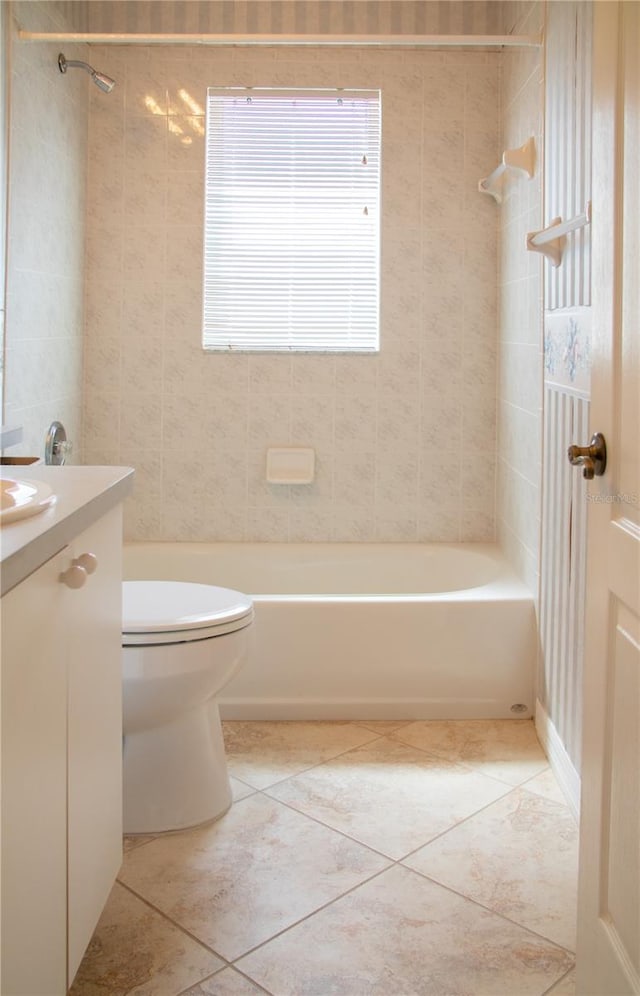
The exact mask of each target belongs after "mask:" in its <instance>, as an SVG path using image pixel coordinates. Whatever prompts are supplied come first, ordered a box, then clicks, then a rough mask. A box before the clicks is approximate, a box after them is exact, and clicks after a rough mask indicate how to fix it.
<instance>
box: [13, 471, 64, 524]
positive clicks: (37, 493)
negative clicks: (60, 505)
mask: <svg viewBox="0 0 640 996" xmlns="http://www.w3.org/2000/svg"><path fill="white" fill-rule="evenodd" d="M55 500H56V496H55V495H54V493H53V491H52V490H51V488H50V487H49V485H48V484H45V483H44V482H43V481H21V480H19V479H18V478H15V477H3V478H2V479H1V480H0V525H4V524H5V522H15V520H16V519H26V518H28V517H29V516H30V515H38V513H39V512H44V511H46V509H47V508H50V507H51V505H53V503H54V502H55Z"/></svg>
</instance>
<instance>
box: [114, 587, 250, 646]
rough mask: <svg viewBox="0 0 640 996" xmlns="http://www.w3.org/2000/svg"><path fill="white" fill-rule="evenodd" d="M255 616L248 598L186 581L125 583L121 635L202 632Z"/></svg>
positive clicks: (235, 592) (224, 589)
mask: <svg viewBox="0 0 640 996" xmlns="http://www.w3.org/2000/svg"><path fill="white" fill-rule="evenodd" d="M252 613H253V601H252V600H251V598H249V596H248V595H244V594H243V593H242V592H240V591H233V589H232V588H218V587H217V586H216V585H210V584H193V583H191V582H187V581H124V582H123V584H122V632H123V633H158V632H163V633H168V632H175V631H177V630H187V629H201V628H204V627H207V626H215V625H220V624H223V623H228V622H232V621H234V620H236V619H242V618H243V617H245V616H250V615H252Z"/></svg>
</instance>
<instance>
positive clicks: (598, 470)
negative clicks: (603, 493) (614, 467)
mask: <svg viewBox="0 0 640 996" xmlns="http://www.w3.org/2000/svg"><path fill="white" fill-rule="evenodd" d="M567 456H568V457H569V463H570V464H571V465H572V466H573V467H582V476H583V477H586V478H587V480H588V481H592V480H593V478H594V476H595V477H602V475H603V474H604V472H605V469H606V466H607V445H606V443H605V441H604V436H603V435H602V433H601V432H594V434H593V436H592V437H591V442H590V443H589V445H588V446H576V445H575V444H574V445H572V446H570V447H569V449H568V450H567Z"/></svg>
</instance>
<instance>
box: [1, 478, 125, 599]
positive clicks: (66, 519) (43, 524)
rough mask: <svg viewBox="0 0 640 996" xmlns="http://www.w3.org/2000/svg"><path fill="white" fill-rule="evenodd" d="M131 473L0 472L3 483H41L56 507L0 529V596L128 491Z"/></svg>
mask: <svg viewBox="0 0 640 996" xmlns="http://www.w3.org/2000/svg"><path fill="white" fill-rule="evenodd" d="M133 475H134V472H133V470H132V468H131V467H69V466H63V467H49V466H41V465H37V466H34V467H24V466H21V467H19V468H18V467H15V468H12V467H4V468H3V470H2V474H1V475H0V476H2V477H19V478H20V479H22V480H25V481H28V480H35V481H44V482H45V483H46V484H48V485H49V486H50V488H51V489H52V490H53V492H54V494H55V495H56V502H55V504H54V505H52V506H51V507H50V508H48V509H47V510H46V511H44V512H40V513H39V514H38V515H32V516H30V517H29V518H26V519H20V520H19V521H16V522H11V523H7V524H6V525H4V526H2V528H1V529H0V565H1V569H0V577H1V581H2V584H1V592H0V593H1V594H2V595H5V594H6V593H7V592H8V591H10V590H11V589H12V588H14V587H15V586H16V585H17V584H20V582H21V581H24V579H25V578H26V577H28V576H29V574H31V573H32V572H33V571H35V570H37V569H38V567H40V566H41V565H42V564H44V563H45V562H46V561H47V560H49V558H50V557H53V556H54V555H55V554H56V553H58V551H59V550H62V548H63V547H65V546H66V545H67V543H69V542H71V540H73V539H74V537H75V536H78V535H79V534H80V533H81V532H83V530H85V529H87V528H88V527H89V526H91V525H93V523H94V522H96V521H97V520H98V519H99V518H100V517H101V516H103V515H105V514H106V513H107V512H109V511H110V510H111V509H112V508H113V507H114V506H115V505H117V504H118V503H119V502H121V501H123V500H124V499H125V498H126V497H127V496H128V495H129V494H130V493H131V491H132V488H133Z"/></svg>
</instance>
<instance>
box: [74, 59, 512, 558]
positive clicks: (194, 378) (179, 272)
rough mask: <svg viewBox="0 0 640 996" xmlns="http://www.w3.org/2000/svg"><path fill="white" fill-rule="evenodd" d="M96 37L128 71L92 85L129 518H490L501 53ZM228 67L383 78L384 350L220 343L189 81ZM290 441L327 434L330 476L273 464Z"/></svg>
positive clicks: (106, 377)
mask: <svg viewBox="0 0 640 996" xmlns="http://www.w3.org/2000/svg"><path fill="white" fill-rule="evenodd" d="M91 53H92V59H94V61H95V62H96V63H98V64H99V65H100V66H101V68H103V69H104V71H105V72H107V73H109V74H110V75H112V76H114V77H117V79H118V86H117V87H116V89H115V90H114V91H113V93H112V94H111V95H110V96H109V97H108V98H107V99H104V95H102V94H100V93H99V92H98V91H96V93H95V94H93V93H92V95H91V112H90V135H89V150H90V151H89V191H88V205H87V209H88V226H89V230H88V244H87V262H88V273H87V308H86V338H85V347H86V357H85V410H84V418H85V448H86V460H87V461H89V462H102V461H104V462H119V463H122V462H124V463H131V464H133V465H134V466H135V467H136V468H137V471H138V474H137V485H136V493H135V496H134V498H133V499H132V500H131V501H130V503H129V506H128V509H127V513H126V524H127V533H128V535H129V536H130V537H133V538H160V539H168V540H170V539H193V540H207V539H221V540H243V539H246V540H257V541H261V540H274V541H287V540H290V541H298V540H299V541H323V540H344V541H352V540H353V541H370V540H384V541H387V540H388V541H393V540H396V541H404V540H416V539H419V540H445V541H449V540H452V541H457V540H487V539H492V538H493V536H494V528H495V520H494V501H495V495H494V476H495V414H496V331H495V330H496V252H497V220H498V217H499V215H498V212H497V210H496V205H495V204H494V203H493V202H491V201H490V199H489V198H485V197H483V196H482V195H480V194H478V192H477V181H478V179H479V178H480V177H481V176H483V175H486V173H488V172H489V171H490V170H491V169H492V168H493V167H494V166H495V165H496V163H497V158H496V157H497V154H498V148H499V138H498V128H499V125H498V121H499V56H498V55H497V54H491V53H476V52H463V53H440V52H433V51H422V52H404V51H376V50H364V49H362V50H357V49H352V50H346V51H339V50H327V49H313V48H310V49H303V50H294V49H252V50H249V49H237V50H233V51H232V50H228V49H212V48H199V49H188V48H179V47H176V48H162V49H157V48H155V49H153V48H151V47H136V48H126V49H125V48H122V49H116V48H113V47H109V48H107V47H103V48H99V47H94V48H92V50H91ZM225 84H235V85H239V84H254V85H259V84H261V85H274V86H288V85H291V86H334V85H336V86H356V87H357V86H362V87H372V86H375V87H377V86H380V87H381V88H382V91H383V98H382V99H383V222H382V328H381V334H382V349H381V352H380V354H379V355H376V356H358V357H348V356H330V355H324V356H323V355H315V356H302V355H300V356H285V355H274V356H265V355H255V354H254V355H234V356H228V355H221V354H206V355H205V354H203V352H202V350H201V347H200V309H201V266H202V197H203V193H202V184H203V144H202V138H201V137H200V135H199V134H198V131H199V126H200V125H201V124H202V119H201V118H199V119H198V120H196V121H191V120H189V115H188V114H185V104H184V102H183V101H182V99H181V97H180V95H179V91H180V89H185V90H187V91H188V93H189V94H191V96H192V97H194V98H195V99H196V101H197V102H198V104H199V105H200V107H204V101H205V92H206V86H207V85H225ZM148 98H151V100H149V99H148ZM151 102H153V103H151ZM149 106H152V107H153V108H154V109H155V110H156V112H157V113H151V112H150V110H149ZM185 138H188V139H190V140H191V141H190V142H188V143H185V142H184V141H183V140H184V139H185ZM287 443H291V444H297V445H310V446H314V447H315V449H316V456H317V478H316V481H315V482H314V484H313V485H310V486H300V487H287V486H276V485H273V486H270V485H267V484H266V482H265V454H266V448H267V446H269V445H282V444H287Z"/></svg>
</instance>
